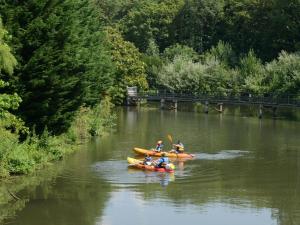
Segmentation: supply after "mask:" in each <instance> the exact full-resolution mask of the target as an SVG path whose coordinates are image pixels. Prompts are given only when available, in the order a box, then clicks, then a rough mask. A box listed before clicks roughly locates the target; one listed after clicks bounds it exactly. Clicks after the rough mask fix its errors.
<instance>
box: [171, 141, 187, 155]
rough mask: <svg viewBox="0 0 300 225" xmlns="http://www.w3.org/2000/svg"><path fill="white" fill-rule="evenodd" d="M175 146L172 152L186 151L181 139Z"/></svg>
mask: <svg viewBox="0 0 300 225" xmlns="http://www.w3.org/2000/svg"><path fill="white" fill-rule="evenodd" d="M173 148H175V149H172V150H171V151H170V152H172V153H177V154H180V153H183V152H184V145H183V144H182V142H181V141H180V140H178V141H177V144H173Z"/></svg>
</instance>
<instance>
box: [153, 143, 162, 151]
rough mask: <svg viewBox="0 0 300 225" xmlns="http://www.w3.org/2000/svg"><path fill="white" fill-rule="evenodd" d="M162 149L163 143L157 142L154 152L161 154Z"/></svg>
mask: <svg viewBox="0 0 300 225" xmlns="http://www.w3.org/2000/svg"><path fill="white" fill-rule="evenodd" d="M163 147H164V145H163V141H158V142H157V145H156V147H155V150H154V151H156V152H161V151H162V148H163Z"/></svg>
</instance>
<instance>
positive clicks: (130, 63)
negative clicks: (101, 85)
mask: <svg viewBox="0 0 300 225" xmlns="http://www.w3.org/2000/svg"><path fill="white" fill-rule="evenodd" d="M106 36H107V39H108V42H109V44H110V48H111V54H112V60H113V62H114V64H115V65H116V76H117V77H116V80H115V84H114V87H112V89H110V90H111V94H112V95H113V100H114V102H120V101H122V100H123V99H124V97H125V96H124V94H125V92H126V86H137V87H138V88H139V89H140V90H144V89H147V88H148V83H147V79H146V73H145V64H144V62H143V61H142V60H141V57H142V55H141V53H140V52H139V51H138V49H137V48H136V47H135V46H134V44H132V43H130V42H128V41H125V40H124V39H123V37H122V35H121V33H120V32H119V31H118V30H116V29H114V28H112V27H107V29H106Z"/></svg>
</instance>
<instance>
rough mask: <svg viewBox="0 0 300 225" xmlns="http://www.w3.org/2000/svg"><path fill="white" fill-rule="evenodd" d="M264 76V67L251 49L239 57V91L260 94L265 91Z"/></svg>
mask: <svg viewBox="0 0 300 225" xmlns="http://www.w3.org/2000/svg"><path fill="white" fill-rule="evenodd" d="M265 77H266V71H265V67H264V65H263V64H262V62H261V60H260V59H258V58H257V57H256V56H255V53H254V52H253V50H250V51H249V53H248V54H247V55H246V56H245V57H243V58H241V61H240V66H239V84H240V88H241V89H240V91H243V92H247V93H248V92H250V93H253V94H256V95H262V94H263V93H265V91H266V87H265V84H264V81H265Z"/></svg>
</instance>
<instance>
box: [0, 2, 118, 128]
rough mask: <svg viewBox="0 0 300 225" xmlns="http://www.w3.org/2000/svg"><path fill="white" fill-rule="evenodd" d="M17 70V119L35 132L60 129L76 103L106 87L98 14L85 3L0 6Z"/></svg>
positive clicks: (108, 71) (108, 74)
mask: <svg viewBox="0 0 300 225" xmlns="http://www.w3.org/2000/svg"><path fill="white" fill-rule="evenodd" d="M0 12H1V14H3V15H4V18H5V21H6V24H7V26H8V28H9V29H10V30H11V31H12V34H13V37H14V39H13V44H14V47H15V51H16V53H17V58H18V61H19V62H20V67H19V68H18V70H17V71H16V76H17V77H18V78H19V82H18V86H17V88H18V89H19V90H20V95H21V97H22V99H23V102H22V104H21V107H20V115H22V117H23V118H24V119H25V121H26V122H27V124H28V125H29V126H30V127H32V126H33V125H34V124H36V129H37V131H38V132H42V131H43V129H44V127H45V126H47V127H48V129H49V131H50V132H54V133H61V132H64V131H66V129H67V128H68V127H69V126H70V123H71V121H72V119H73V117H74V115H75V112H76V110H77V109H78V108H79V106H80V105H82V104H84V103H87V104H91V105H93V104H96V103H97V102H99V101H100V99H101V93H103V92H106V90H107V89H108V87H109V86H111V84H112V81H113V79H114V77H113V74H114V72H113V70H112V64H111V62H110V58H109V56H108V54H107V50H106V49H105V47H104V46H105V42H104V38H103V35H102V32H101V26H102V24H101V15H99V14H98V12H97V10H95V6H94V3H93V2H92V1H90V0H72V1H71V0H67V1H55V0H49V1H38V0H29V1H11V2H6V4H4V5H2V6H1V7H0Z"/></svg>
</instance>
